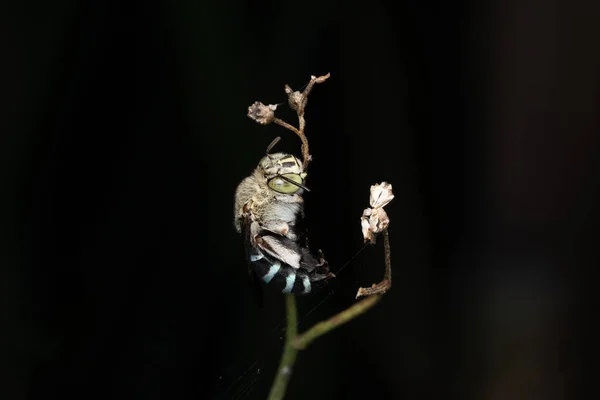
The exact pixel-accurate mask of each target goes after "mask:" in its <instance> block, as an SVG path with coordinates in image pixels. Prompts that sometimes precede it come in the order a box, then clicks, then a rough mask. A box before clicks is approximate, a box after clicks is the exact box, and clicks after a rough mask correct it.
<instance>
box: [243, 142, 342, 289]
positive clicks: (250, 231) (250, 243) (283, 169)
mask: <svg viewBox="0 0 600 400" xmlns="http://www.w3.org/2000/svg"><path fill="white" fill-rule="evenodd" d="M278 139H279V138H277V139H275V140H274V141H273V143H271V144H270V145H269V147H268V148H267V152H266V156H265V157H263V158H262V159H261V160H260V162H259V163H258V166H257V167H256V169H255V170H254V172H253V173H252V174H251V175H250V176H248V177H247V178H245V179H244V180H243V181H242V182H241V183H240V184H239V185H238V187H237V189H236V191H235V209H234V214H235V217H234V225H235V228H236V230H237V231H238V233H241V234H242V236H243V240H244V247H245V252H246V259H247V262H248V272H249V274H250V278H251V280H252V282H253V284H254V285H255V287H256V288H258V286H259V283H258V282H256V279H260V280H262V281H263V282H265V283H266V284H268V286H269V287H275V288H277V289H278V290H280V291H281V292H282V293H292V294H296V295H305V294H309V293H311V292H312V291H313V289H314V288H315V287H316V286H319V285H320V284H323V283H324V282H326V280H327V279H328V278H330V277H332V276H334V275H333V274H332V273H330V272H329V265H328V263H327V261H325V260H324V258H323V254H322V253H321V251H320V250H319V252H318V254H314V253H313V252H311V250H310V249H309V246H308V239H307V238H306V236H305V230H304V229H303V228H301V227H300V223H301V222H302V220H303V218H304V199H303V197H302V194H303V193H304V191H308V188H307V187H306V186H305V185H304V182H305V179H306V172H304V168H303V166H302V162H301V161H300V160H299V159H298V158H296V157H295V156H293V155H291V154H286V153H273V154H269V152H270V150H271V148H272V147H273V146H274V145H275V143H277V141H278ZM258 296H259V299H260V292H259V293H258Z"/></svg>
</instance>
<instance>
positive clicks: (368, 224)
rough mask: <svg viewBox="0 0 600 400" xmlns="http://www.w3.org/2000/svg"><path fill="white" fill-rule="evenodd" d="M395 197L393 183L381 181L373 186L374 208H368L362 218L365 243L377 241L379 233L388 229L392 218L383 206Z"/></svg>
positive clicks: (371, 198)
mask: <svg viewBox="0 0 600 400" xmlns="http://www.w3.org/2000/svg"><path fill="white" fill-rule="evenodd" d="M393 198H394V194H393V193H392V185H390V184H389V183H387V182H381V184H376V185H373V186H371V197H370V202H371V207H373V208H366V209H365V210H364V211H363V215H362V217H361V218H360V225H361V227H362V234H363V237H364V240H365V243H366V242H370V243H371V244H373V243H375V237H376V236H377V234H378V233H381V232H383V231H384V230H386V229H387V227H388V225H389V224H390V219H389V217H388V216H387V213H386V212H385V210H384V209H383V207H385V206H386V205H387V204H388V203H389V202H390V201H392V199H393Z"/></svg>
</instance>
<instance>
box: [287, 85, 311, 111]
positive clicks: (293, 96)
mask: <svg viewBox="0 0 600 400" xmlns="http://www.w3.org/2000/svg"><path fill="white" fill-rule="evenodd" d="M285 92H286V93H287V95H288V104H289V105H290V108H291V109H292V110H294V111H298V110H300V107H301V106H302V93H300V92H299V91H295V92H294V91H293V90H292V88H291V87H289V86H288V85H285ZM304 105H305V106H306V100H305V103H304Z"/></svg>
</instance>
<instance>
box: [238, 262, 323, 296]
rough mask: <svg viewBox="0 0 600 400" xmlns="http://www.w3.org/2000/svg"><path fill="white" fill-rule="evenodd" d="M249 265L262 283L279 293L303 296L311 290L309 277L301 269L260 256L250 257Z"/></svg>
mask: <svg viewBox="0 0 600 400" xmlns="http://www.w3.org/2000/svg"><path fill="white" fill-rule="evenodd" d="M250 263H251V265H252V268H253V269H254V271H255V272H256V274H257V275H258V277H259V278H260V279H262V281H263V282H265V283H266V284H268V285H269V286H271V287H273V288H274V289H276V290H279V291H281V293H292V294H295V295H305V294H309V293H310V292H311V290H312V283H311V280H310V277H309V275H308V273H307V271H305V270H304V269H302V268H294V267H291V266H289V265H287V264H285V263H283V262H281V261H279V260H269V259H268V258H267V257H265V256H263V255H262V254H258V255H252V256H250Z"/></svg>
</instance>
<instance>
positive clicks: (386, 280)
mask: <svg viewBox="0 0 600 400" xmlns="http://www.w3.org/2000/svg"><path fill="white" fill-rule="evenodd" d="M382 233H383V247H384V250H385V273H384V275H383V280H382V281H381V282H379V283H378V284H376V285H373V286H371V287H368V288H359V289H358V293H356V298H357V299H358V298H359V297H364V296H373V295H376V294H384V293H385V292H387V291H388V290H389V289H390V288H391V287H392V260H391V257H392V256H391V251H390V236H389V234H388V230H387V229H385V230H384V231H383V232H382Z"/></svg>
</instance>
